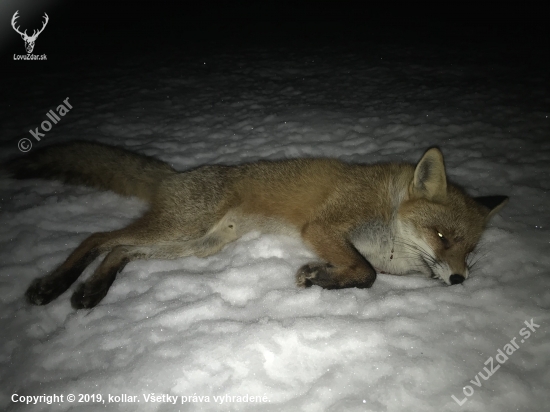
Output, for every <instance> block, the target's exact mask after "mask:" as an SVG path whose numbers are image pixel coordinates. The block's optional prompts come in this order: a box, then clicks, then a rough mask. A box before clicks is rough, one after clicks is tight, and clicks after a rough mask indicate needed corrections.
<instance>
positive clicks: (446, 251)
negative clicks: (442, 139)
mask: <svg viewBox="0 0 550 412" xmlns="http://www.w3.org/2000/svg"><path fill="white" fill-rule="evenodd" d="M507 201H508V198H507V197H506V196H488V197H482V198H476V199H474V198H471V197H469V196H468V195H466V194H465V193H464V192H463V191H462V190H461V189H459V188H457V187H456V186H453V185H450V184H447V176H446V173H445V164H444V161H443V155H442V154H441V152H440V151H439V149H437V148H432V149H429V150H428V151H427V152H426V153H425V154H424V156H423V157H422V159H420V161H419V162H418V164H417V166H416V168H415V170H414V176H413V178H412V181H411V182H410V184H409V189H408V196H407V198H406V199H405V201H404V202H403V203H402V204H401V206H400V208H399V210H398V221H399V224H400V225H401V230H400V232H401V237H402V238H401V239H399V241H400V242H402V244H403V246H404V249H405V250H406V253H407V254H409V255H413V256H414V262H415V269H418V270H419V271H420V272H424V273H427V274H429V275H430V276H432V277H434V278H439V279H442V280H443V281H444V282H446V283H447V284H449V285H454V284H457V283H462V282H463V281H464V280H465V279H466V278H468V275H469V267H468V263H467V262H468V255H469V254H470V253H471V252H472V251H473V250H474V248H475V247H476V245H477V243H478V241H479V238H480V237H481V234H482V232H483V230H484V228H485V226H486V224H487V222H488V221H489V219H490V218H491V217H492V216H493V215H494V214H495V213H497V212H498V211H499V210H500V209H501V208H502V207H503V206H504V205H505V204H506V202H507Z"/></svg>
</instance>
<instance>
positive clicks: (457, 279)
mask: <svg viewBox="0 0 550 412" xmlns="http://www.w3.org/2000/svg"><path fill="white" fill-rule="evenodd" d="M449 280H450V281H451V285H458V284H459V283H462V282H464V276H462V275H451V277H450V278H449Z"/></svg>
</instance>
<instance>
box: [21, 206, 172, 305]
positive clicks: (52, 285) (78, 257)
mask: <svg viewBox="0 0 550 412" xmlns="http://www.w3.org/2000/svg"><path fill="white" fill-rule="evenodd" d="M166 226H167V225H159V222H158V221H156V220H155V219H151V218H150V217H149V216H148V215H147V214H146V215H144V216H143V217H141V218H140V219H138V220H137V221H136V222H134V223H132V224H130V225H129V226H127V227H125V228H123V229H120V230H115V231H112V232H99V233H94V234H92V235H90V236H89V237H88V238H87V239H86V240H84V241H83V242H82V243H81V244H80V245H79V246H78V247H77V248H76V249H75V250H74V251H73V252H72V253H71V254H70V255H69V257H68V258H67V259H66V260H65V262H63V263H62V264H61V265H60V266H59V267H58V268H57V269H55V270H54V271H53V272H52V273H50V274H48V275H46V276H43V277H41V278H37V279H35V280H34V281H33V282H32V283H31V284H30V286H29V288H28V289H27V291H26V293H25V296H26V298H27V300H28V301H29V302H30V303H32V304H34V305H46V304H48V303H50V302H51V301H52V300H54V299H56V298H57V297H58V296H59V295H61V294H62V293H63V292H65V291H66V290H67V289H68V288H69V287H70V286H71V285H72V284H73V283H74V282H75V281H76V280H77V279H78V277H79V276H80V275H81V274H82V272H83V271H84V269H86V267H87V266H88V265H89V264H90V263H92V262H93V261H94V260H95V259H96V258H97V257H98V256H99V255H101V254H102V253H105V252H108V251H110V250H111V249H113V248H115V247H116V246H120V245H136V244H137V245H139V244H148V243H151V242H154V241H156V240H162V239H166V238H167V237H168V238H169V239H170V238H174V237H176V236H177V232H175V231H172V232H167V231H166V230H160V227H162V228H163V229H164V228H165V227H166ZM168 227H170V226H168Z"/></svg>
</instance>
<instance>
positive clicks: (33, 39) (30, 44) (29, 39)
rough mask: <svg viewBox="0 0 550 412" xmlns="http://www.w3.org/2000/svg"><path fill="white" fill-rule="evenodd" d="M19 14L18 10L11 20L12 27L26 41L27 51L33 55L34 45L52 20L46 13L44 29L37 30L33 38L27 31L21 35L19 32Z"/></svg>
mask: <svg viewBox="0 0 550 412" xmlns="http://www.w3.org/2000/svg"><path fill="white" fill-rule="evenodd" d="M17 13H19V10H17V11H16V12H15V13H14V15H13V17H12V18H11V26H12V27H13V29H14V30H15V31H16V32H17V33H19V34H20V35H21V38H22V39H23V40H24V41H25V49H27V54H31V53H32V51H33V49H34V43H35V42H36V39H37V37H38V35H39V34H40V33H42V32H43V31H44V28H45V27H46V24H48V20H50V18H49V17H48V15H47V14H46V13H44V17H45V19H46V20H45V21H44V23H43V24H42V28H41V29H40V30H38V31H37V30H36V29H35V30H34V31H33V33H32V36H28V35H27V30H25V31H24V32H23V33H21V32H20V31H19V26H17V27H15V20H17V18H18V17H19V16H18V15H17Z"/></svg>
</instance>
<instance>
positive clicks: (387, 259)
mask: <svg viewBox="0 0 550 412" xmlns="http://www.w3.org/2000/svg"><path fill="white" fill-rule="evenodd" d="M350 240H351V242H352V243H353V245H354V246H355V248H356V249H357V250H358V251H359V253H361V255H363V256H364V257H365V258H366V259H367V260H368V261H369V263H370V264H371V265H372V266H373V267H374V268H375V269H376V271H377V272H379V273H389V274H392V275H407V274H411V273H423V274H426V275H430V274H431V271H430V269H429V268H428V267H427V265H426V263H425V262H424V261H423V259H422V257H421V254H420V253H419V252H418V247H417V245H416V243H417V239H415V234H413V233H412V232H411V231H410V230H407V228H404V227H403V225H402V224H401V223H400V222H399V221H397V220H395V221H393V222H391V223H390V224H388V223H386V222H383V221H373V222H369V223H367V224H364V225H362V226H360V227H359V228H357V229H356V230H355V231H354V232H353V233H352V236H351V239H350Z"/></svg>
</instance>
